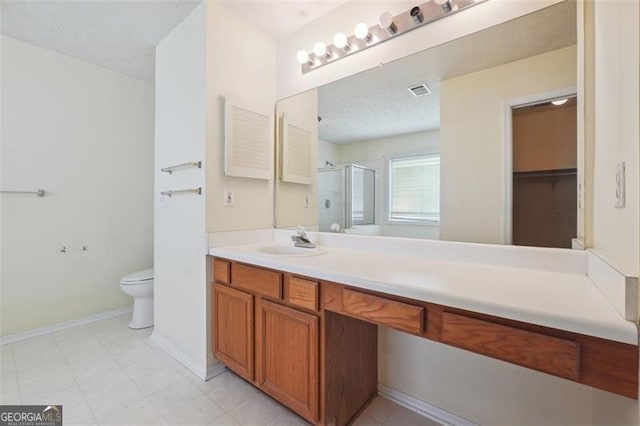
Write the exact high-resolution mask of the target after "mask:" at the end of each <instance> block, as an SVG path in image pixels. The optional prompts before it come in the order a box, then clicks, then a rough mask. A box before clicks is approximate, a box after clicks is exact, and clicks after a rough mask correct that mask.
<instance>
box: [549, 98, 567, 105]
mask: <svg viewBox="0 0 640 426" xmlns="http://www.w3.org/2000/svg"><path fill="white" fill-rule="evenodd" d="M568 100H569V99H558V100H556V101H551V103H552V104H554V105H555V106H560V105H564V104H566V103H567V101H568Z"/></svg>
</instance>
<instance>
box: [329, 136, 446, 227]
mask: <svg viewBox="0 0 640 426" xmlns="http://www.w3.org/2000/svg"><path fill="white" fill-rule="evenodd" d="M439 138H440V137H439V132H438V131H437V130H431V131H426V132H417V133H409V134H404V135H397V136H390V137H386V138H379V139H370V140H365V141H358V142H351V143H347V144H336V148H337V152H338V159H339V162H340V163H341V164H346V163H351V162H353V163H356V164H359V165H361V166H364V167H369V168H372V169H374V170H375V171H376V181H375V185H376V224H377V225H379V228H377V231H378V232H379V233H376V235H383V236H387V237H407V238H428V239H438V238H439V227H438V226H436V225H401V224H396V223H394V224H391V223H387V220H386V217H387V216H386V215H387V210H388V209H387V204H386V203H387V195H386V194H387V170H386V168H387V165H386V162H387V160H388V158H389V156H393V155H398V154H400V155H402V154H407V155H411V154H432V153H433V154H435V153H438V152H439V151H440V140H439Z"/></svg>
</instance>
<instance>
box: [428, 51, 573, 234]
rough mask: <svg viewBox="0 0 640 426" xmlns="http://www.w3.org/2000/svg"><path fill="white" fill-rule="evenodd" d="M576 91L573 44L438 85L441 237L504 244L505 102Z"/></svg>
mask: <svg viewBox="0 0 640 426" xmlns="http://www.w3.org/2000/svg"><path fill="white" fill-rule="evenodd" d="M575 85H576V47H575V46H570V47H566V48H563V49H558V50H554V51H551V52H547V53H544V54H542V55H537V56H532V57H530V58H526V59H522V60H520V61H515V62H511V63H509V64H505V65H501V66H498V67H494V68H489V69H486V70H482V71H478V72H475V73H471V74H467V75H463V76H460V77H456V78H452V79H449V80H444V81H442V82H440V144H441V146H440V150H441V155H440V179H441V181H440V185H441V196H440V213H441V222H440V238H441V239H443V240H450V241H470V242H480V243H495V244H501V243H504V242H505V240H506V238H507V232H506V228H505V223H507V220H508V219H507V215H506V209H505V203H507V201H508V196H507V191H506V189H505V182H506V181H507V179H510V177H509V176H508V175H507V171H506V167H505V156H506V155H510V154H509V153H508V152H507V150H506V149H505V145H504V144H505V127H506V124H505V113H506V111H508V107H507V106H505V102H507V101H509V100H512V99H517V98H522V97H525V96H530V95H536V94H541V93H544V92H548V91H550V90H554V89H561V88H565V87H570V86H575ZM470 211H473V212H474V214H472V215H470V214H469V212H470Z"/></svg>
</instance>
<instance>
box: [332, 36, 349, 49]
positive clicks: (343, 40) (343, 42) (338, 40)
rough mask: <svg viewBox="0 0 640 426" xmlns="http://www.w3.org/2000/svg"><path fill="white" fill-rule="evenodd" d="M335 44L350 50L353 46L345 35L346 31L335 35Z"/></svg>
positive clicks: (339, 47)
mask: <svg viewBox="0 0 640 426" xmlns="http://www.w3.org/2000/svg"><path fill="white" fill-rule="evenodd" d="M333 45H334V46H335V47H337V48H338V49H344V50H349V48H351V45H350V44H349V41H348V40H347V36H346V35H344V33H336V35H335V36H333Z"/></svg>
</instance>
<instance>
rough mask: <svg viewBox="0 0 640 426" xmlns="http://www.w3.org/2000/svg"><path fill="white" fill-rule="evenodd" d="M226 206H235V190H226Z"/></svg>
mask: <svg viewBox="0 0 640 426" xmlns="http://www.w3.org/2000/svg"><path fill="white" fill-rule="evenodd" d="M224 206H225V207H231V206H233V191H232V190H231V189H225V190H224Z"/></svg>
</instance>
